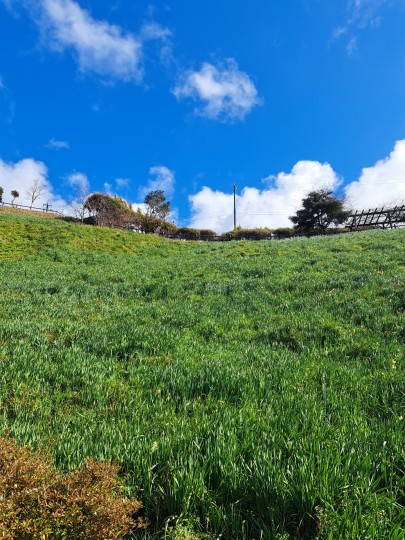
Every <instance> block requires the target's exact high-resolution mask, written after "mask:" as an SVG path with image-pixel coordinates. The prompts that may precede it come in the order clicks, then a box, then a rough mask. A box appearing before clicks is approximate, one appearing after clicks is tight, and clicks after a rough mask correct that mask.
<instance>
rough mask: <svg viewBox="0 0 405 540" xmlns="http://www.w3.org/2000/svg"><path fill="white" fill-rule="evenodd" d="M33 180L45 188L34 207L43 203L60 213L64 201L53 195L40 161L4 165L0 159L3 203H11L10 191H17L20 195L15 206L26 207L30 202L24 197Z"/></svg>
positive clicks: (45, 168) (24, 160)
mask: <svg viewBox="0 0 405 540" xmlns="http://www.w3.org/2000/svg"><path fill="white" fill-rule="evenodd" d="M34 180H38V181H39V183H40V184H43V185H44V186H45V190H44V192H43V194H42V195H41V197H40V198H39V199H38V200H37V201H36V202H35V206H38V207H40V208H41V207H42V205H43V204H44V203H49V204H50V205H52V209H53V210H58V211H60V212H62V211H63V210H64V209H65V208H66V206H67V203H66V201H65V200H64V199H63V198H62V197H60V196H59V195H58V194H56V193H54V190H53V186H52V184H51V183H50V181H49V179H48V169H47V167H46V165H45V163H43V162H42V161H36V160H34V159H32V158H28V159H22V160H20V161H18V162H16V163H6V162H5V161H3V160H2V159H0V186H1V187H2V188H3V189H4V195H3V201H4V202H11V199H12V197H11V194H10V193H11V191H12V190H17V191H18V192H19V194H20V196H19V198H18V199H16V201H15V204H24V205H27V204H28V203H29V202H30V201H29V198H28V197H27V195H26V190H27V189H28V188H29V187H30V186H31V185H32V183H33V181H34Z"/></svg>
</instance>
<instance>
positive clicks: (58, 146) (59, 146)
mask: <svg viewBox="0 0 405 540" xmlns="http://www.w3.org/2000/svg"><path fill="white" fill-rule="evenodd" d="M46 147H47V148H54V149H55V150H69V148H70V144H69V143H68V141H59V140H58V139H54V138H53V137H52V139H50V140H49V141H48V143H47V145H46Z"/></svg>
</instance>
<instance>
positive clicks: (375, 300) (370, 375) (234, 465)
mask: <svg viewBox="0 0 405 540" xmlns="http://www.w3.org/2000/svg"><path fill="white" fill-rule="evenodd" d="M404 248H405V230H399V231H384V232H383V231H376V232H370V233H358V234H353V235H342V236H339V237H331V238H314V239H310V240H307V239H295V240H286V241H274V242H257V243H256V242H255V243H249V242H239V243H237V242H230V243H226V244H205V243H188V242H174V241H168V240H164V239H160V238H156V237H154V236H143V235H138V234H135V233H125V232H120V231H115V230H108V229H99V228H95V227H94V228H93V227H82V226H78V225H73V224H68V223H64V222H60V221H57V220H52V221H51V220H47V221H41V220H38V219H35V218H28V217H18V218H16V217H13V216H10V215H7V216H6V215H3V214H1V213H0V280H1V283H2V294H1V297H0V316H1V325H0V365H1V379H0V411H1V416H0V426H1V427H0V429H2V430H5V429H9V430H10V433H11V435H12V436H13V437H14V438H15V439H16V440H17V442H18V443H20V444H30V445H32V446H34V447H35V446H37V445H39V444H44V445H46V446H47V445H51V447H52V453H53V455H54V459H55V463H56V464H57V466H59V467H62V468H73V467H75V466H77V465H80V463H81V462H82V461H83V459H84V457H85V456H88V455H90V456H93V457H94V458H96V459H113V460H114V461H116V462H118V463H119V464H120V465H121V467H122V474H123V475H124V477H125V481H126V484H127V486H128V490H129V492H130V493H132V494H133V495H134V496H136V497H137V498H139V499H140V500H142V501H143V502H144V504H145V510H146V513H147V515H148V517H149V520H150V523H151V525H150V533H149V534H151V535H152V534H153V535H154V536H155V537H156V538H160V537H162V538H163V537H164V535H165V534H166V538H177V539H180V538H181V539H191V538H196V537H197V538H212V539H214V538H217V537H218V535H219V534H222V535H223V536H222V537H223V538H229V539H230V538H233V539H239V540H242V539H259V538H263V539H270V538H278V539H288V538H291V539H292V538H312V539H314V538H319V539H321V538H322V539H323V538H325V539H332V538H333V539H336V538H342V539H343V538H378V539H380V538H390V539H393V540H396V539H397V540H399V539H402V538H403V531H404V529H403V527H404V519H405V515H404V508H403V504H404V487H405V486H404V459H405V452H404V449H405V428H404V420H403V417H405V410H404V409H405V408H404V404H405V399H404V397H405V396H404V357H405V345H404V341H405V332H404V308H405V293H404V283H405V280H404V278H405V249H404ZM165 528H166V532H164V530H165ZM193 535H194V536H193Z"/></svg>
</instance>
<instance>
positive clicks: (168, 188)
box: [139, 165, 175, 197]
mask: <svg viewBox="0 0 405 540" xmlns="http://www.w3.org/2000/svg"><path fill="white" fill-rule="evenodd" d="M149 174H150V175H151V176H152V177H153V178H149V180H148V182H147V184H146V185H145V186H143V187H142V188H141V189H140V190H139V196H140V197H145V196H146V195H147V194H148V193H149V192H150V191H156V190H162V191H164V192H165V195H166V197H171V196H172V195H173V192H174V184H175V176H174V172H173V171H172V170H170V169H169V168H168V167H165V166H164V165H157V166H155V167H151V168H150V169H149Z"/></svg>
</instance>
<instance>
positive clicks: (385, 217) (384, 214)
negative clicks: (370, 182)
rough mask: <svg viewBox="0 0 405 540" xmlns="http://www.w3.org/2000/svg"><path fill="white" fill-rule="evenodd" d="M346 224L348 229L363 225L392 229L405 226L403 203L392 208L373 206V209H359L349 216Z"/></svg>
mask: <svg viewBox="0 0 405 540" xmlns="http://www.w3.org/2000/svg"><path fill="white" fill-rule="evenodd" d="M347 226H348V227H349V228H350V230H356V229H362V228H363V227H376V228H382V229H388V228H389V229H393V228H395V227H403V226H405V205H402V206H395V207H394V208H384V207H382V208H375V209H374V210H372V209H370V210H361V211H360V212H358V211H357V210H356V212H355V213H354V214H352V215H351V216H349V219H348V222H347Z"/></svg>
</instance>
